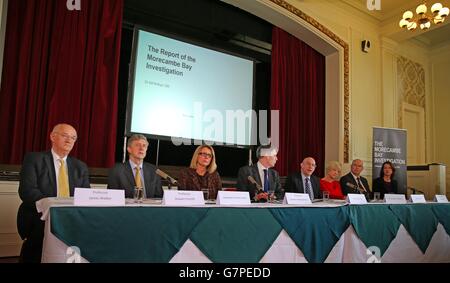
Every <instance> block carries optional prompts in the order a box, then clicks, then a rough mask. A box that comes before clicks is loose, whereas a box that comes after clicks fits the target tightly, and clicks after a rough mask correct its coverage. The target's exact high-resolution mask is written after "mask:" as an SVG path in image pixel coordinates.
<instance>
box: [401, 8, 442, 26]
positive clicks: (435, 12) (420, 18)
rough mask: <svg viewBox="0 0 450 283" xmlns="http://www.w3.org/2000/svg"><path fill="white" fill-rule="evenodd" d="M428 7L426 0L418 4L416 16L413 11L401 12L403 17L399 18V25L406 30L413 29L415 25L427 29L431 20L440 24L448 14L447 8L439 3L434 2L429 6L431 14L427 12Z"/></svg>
mask: <svg viewBox="0 0 450 283" xmlns="http://www.w3.org/2000/svg"><path fill="white" fill-rule="evenodd" d="M427 11H428V8H427V4H426V2H423V4H420V5H419V6H417V8H416V16H414V14H413V12H411V11H406V12H404V13H403V19H401V20H400V23H399V26H400V27H401V28H406V29H408V30H415V29H416V28H417V27H420V29H423V30H425V29H429V28H430V26H431V22H433V23H435V24H440V23H442V22H444V20H445V17H447V16H448V13H449V9H448V8H447V7H443V6H442V4H441V3H434V4H433V5H432V6H431V10H430V11H431V14H430V13H427Z"/></svg>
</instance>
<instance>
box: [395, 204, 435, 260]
mask: <svg viewBox="0 0 450 283" xmlns="http://www.w3.org/2000/svg"><path fill="white" fill-rule="evenodd" d="M432 206H433V205H430V204H407V205H395V204H392V205H389V209H390V210H392V212H393V213H394V214H395V215H396V216H397V219H398V220H399V221H400V223H402V224H403V226H404V227H405V229H406V231H408V233H409V234H410V235H411V237H412V238H413V240H414V241H415V242H416V244H417V246H419V248H420V250H421V251H422V253H424V254H425V252H426V250H427V248H428V245H429V244H430V241H431V238H432V237H433V235H434V233H435V232H436V229H437V224H438V220H437V218H436V216H435V215H434V213H433V210H432V208H431V207H432Z"/></svg>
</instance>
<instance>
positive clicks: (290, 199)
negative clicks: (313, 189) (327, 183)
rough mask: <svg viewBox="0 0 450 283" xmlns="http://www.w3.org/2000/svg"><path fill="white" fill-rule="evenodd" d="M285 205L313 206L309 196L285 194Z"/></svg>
mask: <svg viewBox="0 0 450 283" xmlns="http://www.w3.org/2000/svg"><path fill="white" fill-rule="evenodd" d="M283 204H312V202H311V199H310V198H309V195H308V194H299V193H285V194H284V200H283Z"/></svg>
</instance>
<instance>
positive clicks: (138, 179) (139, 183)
mask: <svg viewBox="0 0 450 283" xmlns="http://www.w3.org/2000/svg"><path fill="white" fill-rule="evenodd" d="M135 168H136V175H135V176H134V181H135V183H136V187H138V188H142V180H141V168H140V167H139V166H136V167H135Z"/></svg>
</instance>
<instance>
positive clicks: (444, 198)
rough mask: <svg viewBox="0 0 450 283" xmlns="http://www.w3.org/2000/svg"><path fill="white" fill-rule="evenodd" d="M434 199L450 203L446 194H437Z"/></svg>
mask: <svg viewBox="0 0 450 283" xmlns="http://www.w3.org/2000/svg"><path fill="white" fill-rule="evenodd" d="M434 201H435V202H439V203H448V199H447V197H446V196H445V195H435V196H434Z"/></svg>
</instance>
